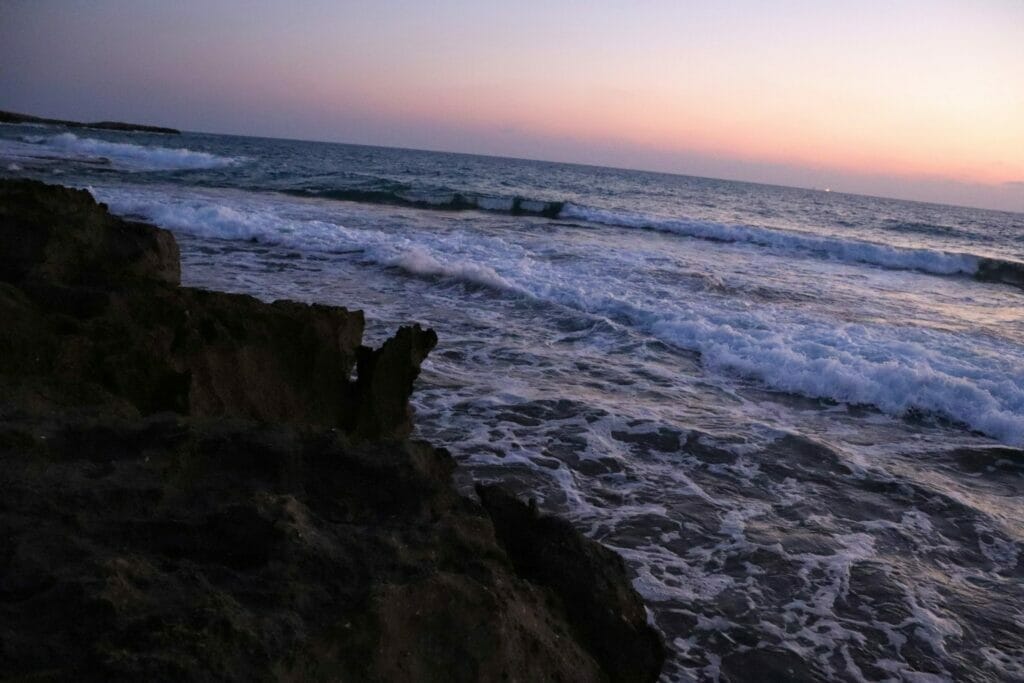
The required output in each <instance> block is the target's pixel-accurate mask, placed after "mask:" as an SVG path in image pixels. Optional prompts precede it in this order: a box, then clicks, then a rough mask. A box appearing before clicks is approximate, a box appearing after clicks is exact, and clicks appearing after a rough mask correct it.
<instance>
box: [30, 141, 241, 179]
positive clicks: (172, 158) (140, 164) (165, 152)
mask: <svg viewBox="0 0 1024 683" xmlns="http://www.w3.org/2000/svg"><path fill="white" fill-rule="evenodd" d="M30 142H34V143H35V144H39V145H41V146H43V147H44V148H47V150H49V151H51V152H52V151H56V152H59V153H61V154H63V155H65V156H67V157H69V158H72V159H81V158H86V159H96V158H103V159H109V160H110V162H111V163H112V164H113V165H114V166H116V167H118V168H122V169H125V170H130V171H173V170H188V169H204V168H220V167H223V166H230V165H232V164H235V163H237V161H238V160H237V159H233V158H227V157H220V156H217V155H215V154H210V153H208V152H197V151H195V150H191V149H186V148H184V147H179V148H170V147H154V146H148V145H135V144H131V143H127V142H110V141H108V140H100V139H97V138H83V137H79V136H77V135H75V134H74V133H61V134H60V135H55V136H53V137H49V138H43V139H41V140H40V139H38V138H35V139H34V140H31V141H30Z"/></svg>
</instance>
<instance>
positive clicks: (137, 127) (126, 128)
mask: <svg viewBox="0 0 1024 683" xmlns="http://www.w3.org/2000/svg"><path fill="white" fill-rule="evenodd" d="M0 123H35V124H41V125H46V126H60V127H62V128H91V129H95V130H114V131H120V132H127V133H161V134H163V135H181V131H180V130H178V129H176V128H164V127H163V126H147V125H143V124H141V123H125V122H123V121H94V122H91V123H86V122H83V121H67V120H65V119H47V118H44V117H42V116H32V115H31V114H19V113H17V112H13V111H0Z"/></svg>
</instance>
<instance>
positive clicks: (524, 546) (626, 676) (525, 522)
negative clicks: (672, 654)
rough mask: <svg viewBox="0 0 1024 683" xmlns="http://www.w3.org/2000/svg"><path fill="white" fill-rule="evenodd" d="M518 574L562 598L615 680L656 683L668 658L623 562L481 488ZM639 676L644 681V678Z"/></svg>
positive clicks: (558, 523)
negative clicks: (664, 661) (631, 584)
mask: <svg viewBox="0 0 1024 683" xmlns="http://www.w3.org/2000/svg"><path fill="white" fill-rule="evenodd" d="M476 491H477V495H478V496H480V501H481V502H482V503H483V506H484V509H486V510H487V512H488V514H489V515H490V516H491V519H492V520H493V521H494V529H495V531H496V532H497V535H498V542H499V543H501V545H502V546H503V547H504V548H505V552H506V553H508V557H509V559H510V560H511V561H512V564H513V566H514V567H515V568H516V572H517V573H518V574H519V575H520V576H522V577H523V578H525V579H526V580H527V581H530V582H532V583H534V584H537V585H540V586H544V587H545V588H548V589H550V590H551V591H552V592H553V593H554V594H555V595H556V596H558V599H559V602H560V604H561V607H562V608H563V609H564V610H565V613H566V615H567V616H568V618H569V623H570V624H571V626H572V628H573V631H574V633H575V634H576V635H577V636H578V637H579V639H580V640H581V642H582V643H583V645H584V647H585V648H586V649H587V650H588V651H589V652H590V653H591V654H592V655H593V656H594V658H595V659H596V660H597V661H598V663H599V664H600V665H601V667H602V668H603V669H604V670H605V671H607V672H608V673H609V674H610V677H611V678H612V679H613V680H635V679H636V678H640V679H643V680H654V679H655V678H657V676H658V673H659V672H660V671H661V664H662V661H663V660H664V657H665V653H664V650H663V647H662V644H661V639H660V638H659V637H658V636H657V634H656V633H655V632H654V631H653V630H652V629H651V628H650V627H649V626H648V625H647V614H646V610H645V608H644V604H643V602H642V601H641V600H640V596H639V595H637V594H636V591H634V590H633V589H632V588H631V587H630V585H629V577H628V576H627V574H626V567H625V565H624V564H623V562H622V558H620V557H619V556H618V555H616V554H615V553H613V552H612V551H610V550H608V549H607V548H605V547H604V546H602V545H600V544H598V543H595V542H593V541H591V540H589V539H587V538H585V537H584V536H582V535H581V534H580V533H579V532H578V531H576V529H574V528H573V527H572V525H571V524H569V523H568V522H567V521H565V520H564V519H560V518H558V517H551V516H548V515H540V514H538V512H537V509H536V507H535V506H534V505H533V504H532V501H531V504H530V505H527V504H525V503H522V502H520V501H519V500H517V499H516V498H515V497H514V496H512V495H511V494H510V493H508V492H506V491H505V490H504V489H502V488H500V487H497V486H481V485H477V487H476ZM638 673H639V676H638Z"/></svg>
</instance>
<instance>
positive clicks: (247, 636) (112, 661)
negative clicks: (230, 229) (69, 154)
mask: <svg viewBox="0 0 1024 683" xmlns="http://www.w3.org/2000/svg"><path fill="white" fill-rule="evenodd" d="M179 268H180V266H179V259H178V249H177V245H176V243H175V240H174V237H173V236H172V235H171V234H170V233H168V232H166V231H163V230H160V229H158V228H155V227H153V226H150V225H146V224H142V223H136V222H131V221H125V220H122V219H120V218H117V217H114V216H112V215H110V214H109V213H108V212H107V210H106V207H105V206H103V205H101V204H97V203H96V202H95V201H94V200H93V199H92V197H91V195H89V194H88V193H87V192H85V191H82V190H73V189H68V188H63V187H59V186H51V185H45V184H43V183H40V182H35V181H29V180H4V181H0V319H2V320H3V321H4V324H3V325H2V326H0V490H2V491H3V495H2V496H0V678H3V679H5V680H8V679H14V680H33V681H50V680H53V681H57V680H105V681H106V680H175V681H179V680H213V679H217V680H296V681H298V680H302V681H306V680H349V681H364V680H366V681H394V680H402V681H406V680H416V681H499V680H501V681H601V680H608V681H650V680H655V679H656V678H657V677H658V675H659V672H660V668H661V665H662V661H663V659H664V647H663V644H662V642H661V638H660V636H659V635H658V634H657V632H656V631H655V630H654V629H653V628H651V626H650V625H649V624H648V621H647V616H646V610H645V608H644V605H643V603H642V602H641V600H640V597H639V596H638V595H637V593H636V592H635V591H634V590H633V589H632V587H631V586H630V583H629V580H628V576H627V573H626V570H625V567H624V564H623V563H622V561H621V559H620V558H619V557H618V556H617V555H615V554H614V553H612V552H611V551H609V550H607V549H606V548H604V547H602V546H601V545H599V544H597V543H595V542H593V541H590V540H588V539H586V538H585V537H584V536H582V535H581V534H580V533H579V532H577V531H576V530H574V529H573V528H572V527H571V526H570V525H569V524H568V523H566V522H564V521H562V520H560V519H557V518H554V517H549V516H546V515H544V514H541V513H539V512H538V511H537V510H536V508H535V506H533V505H532V504H527V503H523V502H521V501H519V500H517V499H516V498H515V497H514V496H512V495H510V494H509V493H507V492H505V491H504V490H502V489H500V488H497V487H493V486H479V487H478V489H477V493H478V496H477V499H471V498H467V497H463V496H461V495H460V494H458V493H457V492H456V490H455V489H454V487H453V485H452V482H451V475H452V472H453V470H454V469H455V467H456V465H455V462H454V460H453V459H452V457H451V456H450V455H449V454H448V452H447V451H446V450H445V449H444V448H440V447H437V445H432V444H428V443H425V442H423V441H419V440H415V439H411V438H410V434H411V432H412V416H411V412H410V409H409V403H408V399H409V396H410V393H411V392H412V388H413V383H414V381H415V379H416V376H417V374H418V372H419V367H420V364H421V363H422V362H423V360H424V359H425V358H426V357H427V354H429V353H430V351H431V350H432V349H433V348H434V347H435V345H436V344H437V343H438V339H437V336H436V335H435V334H434V332H433V331H431V330H424V329H422V328H420V327H419V326H416V325H414V326H410V327H403V328H401V329H399V330H398V331H397V333H396V334H395V336H393V337H392V338H391V339H389V340H388V341H387V342H385V343H384V344H383V345H382V346H381V347H380V348H377V349H370V348H368V347H366V346H363V345H362V334H363V326H364V319H363V314H362V312H361V311H357V310H347V309H344V308H337V307H329V306H319V305H305V304H299V303H294V302H287V301H278V302H275V303H272V304H265V303H262V302H260V301H258V300H256V299H254V298H251V297H247V296H243V295H235V294H225V293H219V292H208V291H201V290H196V289H190V288H187V287H181V286H180V285H179V275H180V271H179Z"/></svg>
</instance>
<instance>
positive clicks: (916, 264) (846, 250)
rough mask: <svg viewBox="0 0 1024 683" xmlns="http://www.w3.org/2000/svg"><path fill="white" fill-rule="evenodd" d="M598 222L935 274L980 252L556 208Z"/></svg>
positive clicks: (961, 267)
mask: <svg viewBox="0 0 1024 683" xmlns="http://www.w3.org/2000/svg"><path fill="white" fill-rule="evenodd" d="M559 216H560V217H562V218H573V219H576V220H584V221H588V222H591V223H600V224H602V225H613V226H618V227H624V228H644V229H649V230H657V231H659V232H668V233H673V234H677V235H683V236H686V237H694V238H698V239H707V240H715V241H720V242H743V243H747V244H756V245H758V246H763V247H770V248H774V249H781V250H789V251H792V250H796V251H804V252H814V253H817V254H822V255H824V256H826V257H828V258H831V259H835V260H837V261H845V262H848V263H866V264H871V265H875V266H882V267H883V268H895V269H902V270H918V271H921V272H924V273H932V274H934V275H956V274H964V275H973V274H974V273H976V272H977V271H978V263H979V261H980V259H979V257H977V256H974V255H973V254H960V253H952V252H946V251H936V250H933V249H911V248H904V247H892V246H888V245H885V244H876V243H874V242H865V241H862V240H848V239H840V238H835V237H825V236H820V235H812V234H809V233H799V232H792V231H786V230H775V229H771V228H762V227H756V226H750V225H727V224H723V223H714V222H710V221H697V220H688V219H680V218H667V217H660V216H650V215H645V214H637V213H629V212H621V211H606V210H603V209H595V208H591V207H587V206H579V205H577V204H571V203H569V204H566V205H565V206H564V207H562V211H561V213H560V214H559Z"/></svg>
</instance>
